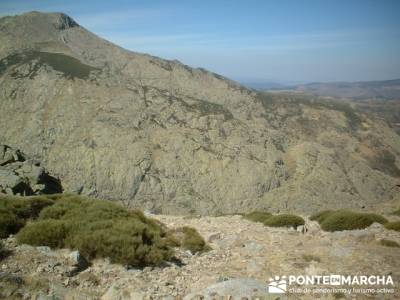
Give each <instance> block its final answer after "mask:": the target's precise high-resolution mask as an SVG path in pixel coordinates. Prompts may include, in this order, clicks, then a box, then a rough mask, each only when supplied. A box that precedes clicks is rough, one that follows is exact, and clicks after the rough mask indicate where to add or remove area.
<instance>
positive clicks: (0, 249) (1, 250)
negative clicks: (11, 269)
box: [0, 241, 10, 261]
mask: <svg viewBox="0 0 400 300" xmlns="http://www.w3.org/2000/svg"><path fill="white" fill-rule="evenodd" d="M9 255H10V251H9V250H7V249H6V248H5V247H4V245H3V243H2V242H1V241H0V261H2V260H3V259H4V258H6V257H7V256H9Z"/></svg>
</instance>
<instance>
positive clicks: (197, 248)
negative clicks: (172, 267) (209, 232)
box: [172, 226, 210, 254]
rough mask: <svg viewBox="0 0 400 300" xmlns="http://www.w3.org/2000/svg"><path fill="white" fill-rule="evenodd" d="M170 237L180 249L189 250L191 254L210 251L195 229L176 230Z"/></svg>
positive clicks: (183, 228) (182, 228)
mask: <svg viewBox="0 0 400 300" xmlns="http://www.w3.org/2000/svg"><path fill="white" fill-rule="evenodd" d="M172 236H173V241H176V242H177V244H178V245H179V246H180V247H182V248H183V249H186V250H189V251H190V252H191V253H192V254H195V253H197V252H205V251H208V250H210V247H209V246H208V245H207V243H206V242H205V241H204V239H203V237H202V236H201V235H200V234H199V233H198V232H197V230H196V229H195V228H192V227H188V226H184V227H181V228H177V229H175V230H174V231H173V233H172Z"/></svg>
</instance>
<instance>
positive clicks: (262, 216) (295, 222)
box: [243, 211, 304, 228]
mask: <svg viewBox="0 0 400 300" xmlns="http://www.w3.org/2000/svg"><path fill="white" fill-rule="evenodd" d="M243 218H245V219H247V220H250V221H253V222H260V223H263V224H264V225H265V226H270V227H293V228H297V226H300V225H304V219H303V218H302V217H299V216H296V215H292V214H281V215H272V214H270V213H268V212H260V211H255V212H252V213H249V214H246V215H244V216H243Z"/></svg>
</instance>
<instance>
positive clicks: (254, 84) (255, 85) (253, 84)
mask: <svg viewBox="0 0 400 300" xmlns="http://www.w3.org/2000/svg"><path fill="white" fill-rule="evenodd" d="M241 83H242V84H243V85H244V86H245V87H248V88H250V89H255V90H260V91H265V90H271V89H280V90H283V89H284V88H285V87H286V85H284V84H282V83H278V82H275V81H241Z"/></svg>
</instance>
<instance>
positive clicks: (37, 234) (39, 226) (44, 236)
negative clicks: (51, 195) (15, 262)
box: [17, 220, 67, 248]
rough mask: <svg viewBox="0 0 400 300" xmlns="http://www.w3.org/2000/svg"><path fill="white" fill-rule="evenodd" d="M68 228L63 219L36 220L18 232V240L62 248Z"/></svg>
mask: <svg viewBox="0 0 400 300" xmlns="http://www.w3.org/2000/svg"><path fill="white" fill-rule="evenodd" d="M66 236H67V228H66V226H65V224H64V222H62V221H58V220H44V221H38V222H34V223H32V224H29V225H27V226H25V227H24V228H22V229H21V230H20V231H19V233H18V234H17V241H18V242H19V243H21V244H29V245H32V246H49V247H52V248H60V247H63V246H64V239H65V237H66Z"/></svg>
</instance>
